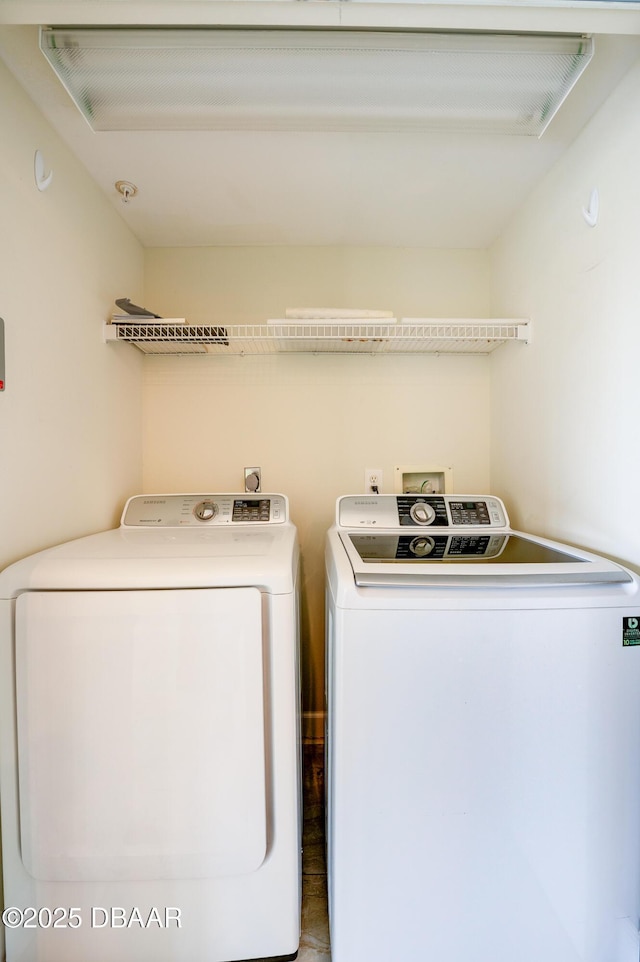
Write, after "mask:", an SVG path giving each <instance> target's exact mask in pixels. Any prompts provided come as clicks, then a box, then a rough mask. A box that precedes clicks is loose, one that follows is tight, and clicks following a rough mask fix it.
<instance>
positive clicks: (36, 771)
mask: <svg viewBox="0 0 640 962" xmlns="http://www.w3.org/2000/svg"><path fill="white" fill-rule="evenodd" d="M16 688H17V690H16V694H17V725H18V756H19V762H18V769H19V794H20V836H21V847H22V858H23V861H24V865H25V867H26V869H27V871H28V872H29V873H30V874H31V875H32V876H34V877H35V878H38V879H46V880H61V881H72V880H77V881H92V880H120V879H185V878H203V877H218V876H224V875H239V874H243V873H250V872H253V871H255V870H256V869H257V868H259V866H260V865H261V863H262V862H263V860H264V858H265V855H266V848H267V817H266V791H265V723H264V710H265V709H264V698H263V691H264V657H263V626H262V602H261V594H260V591H259V590H258V589H257V588H229V589H225V588H221V589H200V590H158V591H78V592H67V591H64V592H62V591H60V592H56V591H52V592H29V593H25V594H23V595H21V596H20V597H19V598H18V600H17V607H16Z"/></svg>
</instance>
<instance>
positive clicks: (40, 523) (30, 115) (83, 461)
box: [0, 65, 143, 567]
mask: <svg viewBox="0 0 640 962" xmlns="http://www.w3.org/2000/svg"><path fill="white" fill-rule="evenodd" d="M0 130H2V137H0V209H1V210H2V231H0V316H1V317H3V318H4V321H5V327H6V390H5V391H4V393H2V394H0V439H1V444H2V447H1V454H0V463H1V464H2V472H1V474H0V493H1V496H0V531H2V539H1V540H0V567H3V566H4V565H5V564H8V563H9V562H11V561H14V560H16V559H17V558H19V557H21V556H23V555H25V554H29V553H30V552H33V551H35V550H38V549H40V548H42V547H45V546H48V545H50V544H53V543H56V542H58V541H62V540H68V539H70V538H73V537H75V536H79V535H82V534H86V533H88V532H91V531H96V530H98V529H100V528H105V527H110V526H112V525H113V524H114V522H115V521H116V520H117V517H118V508H119V506H121V504H122V502H123V499H124V498H125V497H126V496H128V495H130V494H132V493H133V492H134V491H135V490H136V489H138V488H139V487H140V484H141V448H140V439H141V425H140V421H141V374H140V366H141V365H140V361H139V358H138V357H137V356H136V355H135V352H130V351H128V350H124V351H118V350H117V349H116V350H114V349H113V347H112V346H111V345H106V344H104V343H103V341H102V330H101V322H102V321H103V320H104V319H105V318H106V317H107V316H108V314H109V311H110V309H111V305H112V303H113V299H114V297H117V296H121V295H125V296H127V295H128V296H131V297H133V296H134V294H135V292H136V291H140V290H141V285H142V273H143V263H142V250H141V247H140V245H139V244H138V243H137V241H136V240H135V239H134V238H133V237H132V236H131V234H130V233H129V231H128V229H127V228H126V227H125V226H124V224H123V222H122V220H121V219H120V218H119V217H118V216H117V213H116V212H115V211H114V210H113V209H112V208H111V206H110V205H109V203H108V201H107V200H106V198H104V197H103V195H102V194H101V193H100V192H99V191H98V189H97V188H96V186H95V184H94V183H93V182H92V181H91V180H90V178H89V177H88V175H87V174H86V172H85V170H84V168H83V167H82V166H81V165H80V164H79V163H78V162H77V161H76V160H75V159H74V158H73V157H72V156H71V154H70V153H69V151H68V150H67V148H66V147H65V145H64V144H63V143H62V142H61V141H60V139H59V138H58V137H57V136H56V135H55V134H54V133H53V131H52V130H51V128H50V127H49V125H48V124H47V123H46V121H45V120H44V118H43V117H42V115H41V114H40V113H39V112H38V111H37V110H36V109H35V108H34V106H33V105H32V103H31V101H30V100H28V98H27V97H26V96H25V94H24V93H23V91H22V89H21V88H20V87H19V86H18V85H17V84H16V83H15V81H14V80H13V77H12V76H11V74H9V73H8V71H7V70H6V69H5V68H4V66H2V65H0ZM36 149H40V150H42V152H43V154H44V157H45V160H46V166H47V170H48V169H53V172H54V176H53V182H52V184H51V186H50V187H49V189H48V190H47V191H45V192H42V193H41V192H39V191H38V190H37V188H36V186H35V181H34V174H33V163H34V153H35V151H36Z"/></svg>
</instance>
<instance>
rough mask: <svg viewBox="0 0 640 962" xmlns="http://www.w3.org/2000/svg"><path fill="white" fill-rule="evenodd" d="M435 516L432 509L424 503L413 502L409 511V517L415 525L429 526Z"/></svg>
mask: <svg viewBox="0 0 640 962" xmlns="http://www.w3.org/2000/svg"><path fill="white" fill-rule="evenodd" d="M435 516H436V513H435V511H434V509H433V508H432V507H431V505H430V504H428V503H427V502H426V501H414V503H413V504H412V505H411V508H410V510H409V517H410V518H411V520H412V521H415V523H416V524H431V522H432V521H433V519H434V518H435Z"/></svg>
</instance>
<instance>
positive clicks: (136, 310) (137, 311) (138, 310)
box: [116, 297, 161, 319]
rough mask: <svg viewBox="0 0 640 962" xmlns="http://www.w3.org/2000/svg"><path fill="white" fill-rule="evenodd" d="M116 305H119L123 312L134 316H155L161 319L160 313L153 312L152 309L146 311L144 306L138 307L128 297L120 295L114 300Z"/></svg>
mask: <svg viewBox="0 0 640 962" xmlns="http://www.w3.org/2000/svg"><path fill="white" fill-rule="evenodd" d="M116 307H119V308H120V310H121V311H124V312H125V314H132V315H134V316H135V317H157V318H160V319H161V315H160V314H154V313H153V311H148V310H147V309H146V307H138V305H137V304H132V303H131V301H130V300H129V298H128V297H120V298H119V299H118V300H117V301H116Z"/></svg>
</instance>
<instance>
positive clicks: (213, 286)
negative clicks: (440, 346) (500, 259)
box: [144, 248, 520, 712]
mask: <svg viewBox="0 0 640 962" xmlns="http://www.w3.org/2000/svg"><path fill="white" fill-rule="evenodd" d="M145 258H146V284H145V298H146V302H147V303H148V305H149V306H151V307H153V308H154V309H155V310H157V311H158V313H161V314H164V315H165V316H179V317H185V316H186V318H187V319H188V320H189V321H190V322H192V323H218V322H219V323H228V324H232V323H243V322H244V323H260V322H263V321H266V320H267V319H268V318H269V317H272V318H277V317H281V316H282V314H283V312H284V311H285V309H286V308H287V307H296V306H297V307H313V306H315V307H319V306H339V307H355V308H357V307H361V308H362V307H368V308H376V309H388V310H393V311H395V312H397V314H398V316H401V315H405V316H411V315H413V316H416V315H420V316H425V315H427V316H450V317H455V316H460V317H465V316H466V317H469V316H471V317H473V316H486V312H487V304H488V278H487V258H486V255H485V254H484V253H483V252H469V251H458V252H451V251H416V250H391V249H389V250H381V249H348V250H347V249H336V248H309V249H305V248H295V249H286V248H282V249H280V248H246V249H245V248H227V249H224V248H198V249H192V250H184V249H167V250H165V249H162V250H149V251H147V252H146V255H145ZM518 347H520V345H514V347H513V348H507V350H512V349H517V348H518ZM144 439H145V464H144V485H145V490H146V491H151V490H156V491H164V490H166V491H180V490H185V491H188V490H209V491H215V490H223V491H224V490H238V489H239V488H240V489H241V488H242V485H243V468H244V466H245V465H246V466H249V465H254V464H257V465H260V467H261V468H262V471H263V488H264V490H272V491H282V492H284V493H285V494H287V495H288V496H289V498H290V502H291V512H292V516H293V520H294V521H295V523H296V525H297V526H298V528H299V532H300V538H301V544H302V550H303V639H302V641H303V694H304V702H305V707H306V709H307V711H311V712H318V711H321V709H322V704H323V701H322V698H323V694H322V686H323V647H324V600H323V595H324V566H323V544H324V534H325V531H326V529H327V528H328V527H329V526H330V524H331V523H332V521H333V516H334V509H335V500H336V498H337V497H338V496H339V495H340V494H346V493H353V492H359V491H362V490H363V476H364V469H365V468H366V467H378V468H380V467H381V468H382V469H383V472H384V483H385V490H387V491H392V490H393V468H394V466H395V465H402V464H416V463H418V464H419V463H421V462H426V463H427V464H433V463H435V464H444V465H447V466H449V465H451V466H452V467H453V469H454V482H455V484H456V487H457V490H459V491H463V490H467V491H471V490H476V491H479V490H483V491H484V490H486V488H487V486H488V483H489V460H488V451H489V381H488V361H487V359H486V358H481V357H475V358H474V357H440V358H438V357H419V356H413V357H380V356H378V357H372V356H368V355H357V356H344V355H343V356H327V355H323V356H313V355H280V356H278V355H275V356H262V357H244V358H241V357H236V358H220V357H185V358H167V357H161V358H147V359H146V362H145V415H144Z"/></svg>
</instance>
